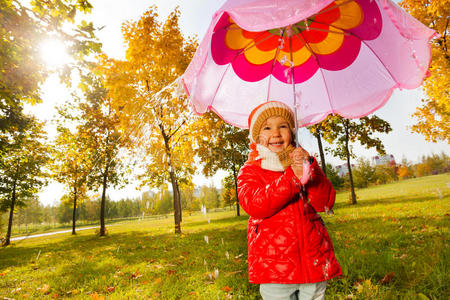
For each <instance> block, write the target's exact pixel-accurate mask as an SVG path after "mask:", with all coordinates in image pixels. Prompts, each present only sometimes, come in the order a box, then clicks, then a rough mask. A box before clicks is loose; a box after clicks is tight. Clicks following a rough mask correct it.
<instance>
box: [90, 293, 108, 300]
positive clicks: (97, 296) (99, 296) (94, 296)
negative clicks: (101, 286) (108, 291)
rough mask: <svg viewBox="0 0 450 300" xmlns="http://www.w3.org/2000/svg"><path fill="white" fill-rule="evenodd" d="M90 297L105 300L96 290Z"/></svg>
mask: <svg viewBox="0 0 450 300" xmlns="http://www.w3.org/2000/svg"><path fill="white" fill-rule="evenodd" d="M91 298H92V299H93V300H105V297H103V296H102V295H99V294H97V292H95V293H93V294H91Z"/></svg>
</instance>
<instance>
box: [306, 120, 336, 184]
mask: <svg viewBox="0 0 450 300" xmlns="http://www.w3.org/2000/svg"><path fill="white" fill-rule="evenodd" d="M330 118H332V116H328V117H327V118H326V119H325V120H323V121H322V122H320V123H318V124H315V125H313V126H311V127H309V128H308V129H309V131H310V132H311V133H312V135H313V136H314V137H315V138H316V140H317V146H318V147H319V155H320V163H321V165H322V170H323V173H324V174H325V176H327V172H328V169H327V163H326V161H325V153H324V148H323V145H322V135H323V133H322V132H326V131H327V130H329V128H328V127H329V122H328V120H330ZM331 138H332V137H331V136H329V137H328V142H329V143H332V142H333V140H331ZM327 177H328V176H327Z"/></svg>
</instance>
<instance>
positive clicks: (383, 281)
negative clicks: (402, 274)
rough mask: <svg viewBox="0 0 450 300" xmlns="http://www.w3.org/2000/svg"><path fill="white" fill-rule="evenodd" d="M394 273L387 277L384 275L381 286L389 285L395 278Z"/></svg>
mask: <svg viewBox="0 0 450 300" xmlns="http://www.w3.org/2000/svg"><path fill="white" fill-rule="evenodd" d="M394 274H395V273H394V272H391V273H388V274H386V275H384V277H383V279H381V280H380V283H381V284H388V283H389V282H391V281H392V278H394Z"/></svg>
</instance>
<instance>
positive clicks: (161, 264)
mask: <svg viewBox="0 0 450 300" xmlns="http://www.w3.org/2000/svg"><path fill="white" fill-rule="evenodd" d="M375 200H376V202H372V203H371V204H370V203H369V205H375V204H376V203H381V204H386V203H389V201H388V200H387V199H374V201H375ZM410 200H411V199H410ZM412 200H413V202H416V201H417V199H412ZM401 201H405V202H407V201H409V200H406V199H398V198H397V199H396V201H394V202H401ZM419 201H425V199H419ZM364 202H365V201H361V202H360V204H359V205H363V204H366V203H364ZM366 205H367V204H366ZM246 219H247V216H241V217H229V218H223V219H217V220H212V221H211V223H212V224H213V225H214V224H216V225H220V227H218V228H217V227H212V226H211V227H208V226H207V224H208V223H207V221H201V222H193V223H187V224H184V227H183V228H184V230H183V232H184V233H183V235H175V234H173V233H164V234H148V233H146V232H142V231H129V232H121V233H111V234H110V235H108V236H107V237H103V238H99V237H98V236H95V235H90V236H75V237H67V238H65V239H62V240H61V241H60V242H58V243H52V244H47V245H38V246H20V244H19V245H14V246H13V247H10V248H6V249H2V250H1V253H0V254H1V258H0V270H2V269H5V268H8V267H18V266H22V265H30V271H31V264H32V263H33V261H34V260H36V255H37V253H38V252H39V251H41V258H44V256H45V254H46V253H51V256H50V257H45V264H48V265H52V264H58V262H60V261H61V260H63V266H61V268H59V269H58V270H57V271H56V272H54V273H53V274H52V275H51V276H54V277H56V278H58V277H60V278H63V279H61V283H60V287H59V288H60V289H64V288H66V286H67V287H70V288H74V287H81V286H88V287H90V288H91V289H94V290H95V289H96V288H97V287H96V285H99V283H98V277H99V274H102V275H105V276H107V277H108V278H112V277H114V276H119V279H117V280H121V281H119V283H120V282H121V283H120V284H122V285H123V286H127V285H132V282H135V281H136V280H137V279H136V278H133V276H134V277H136V274H135V272H136V270H137V269H139V271H140V272H141V273H144V278H145V280H150V281H152V280H154V279H155V278H164V280H163V282H162V284H167V285H169V284H173V285H175V283H174V282H181V283H183V284H185V285H186V286H187V287H188V288H186V290H180V291H176V288H173V287H172V288H171V289H173V290H174V291H173V293H174V295H175V294H176V293H178V294H176V295H181V296H182V295H183V293H188V292H189V288H190V287H193V286H194V287H195V286H196V285H202V286H203V285H205V282H208V281H210V279H208V277H207V275H205V272H207V270H209V271H213V270H215V269H217V270H220V274H221V276H219V277H218V278H217V279H216V280H215V281H214V282H215V283H214V284H217V286H218V289H220V287H223V286H229V287H233V288H235V287H237V288H235V289H238V290H239V291H240V292H242V294H243V295H246V294H247V295H253V296H249V297H248V299H249V298H252V297H254V295H256V294H257V288H256V287H255V286H254V285H250V284H249V283H248V278H247V264H246V258H247V240H246ZM327 223H328V224H327V227H328V230H329V232H330V235H331V237H332V240H333V244H334V248H335V250H336V256H337V258H338V261H339V262H340V264H341V266H342V268H343V270H344V275H345V276H344V277H342V278H340V279H337V280H332V281H330V283H329V291H330V292H331V293H332V294H333V293H334V294H336V295H343V296H345V295H348V294H350V293H352V292H355V284H356V283H357V282H360V281H361V280H367V279H370V280H371V281H372V283H373V284H375V285H378V286H380V289H382V290H389V292H391V293H394V294H393V295H397V294H395V293H398V295H400V296H401V295H404V293H407V291H412V292H417V293H419V292H421V293H424V294H425V295H431V296H434V297H435V298H439V296H440V295H445V294H448V293H449V292H450V291H449V288H448V286H447V284H446V283H447V282H448V279H449V278H448V274H447V273H448V272H447V270H448V258H449V250H448V246H446V241H445V237H444V233H443V230H441V229H442V228H446V227H447V228H448V219H443V218H433V217H418V218H409V217H399V218H395V219H394V218H393V217H390V218H388V219H387V220H385V221H383V218H381V217H372V218H358V219H349V220H343V221H340V220H337V219H329V221H327ZM236 224H237V225H239V226H235V225H236ZM197 226H198V227H201V228H197ZM164 229H166V228H164ZM227 253H228V254H227ZM38 262H39V263H40V260H39V261H38ZM42 264H44V262H42ZM119 270H120V271H121V272H123V274H122V275H116V274H117V272H118V271H119ZM390 272H393V274H394V277H393V278H392V279H391V280H390V281H389V282H386V283H382V279H383V278H384V276H386V274H389V273H390ZM133 274H134V275H133ZM229 274H232V275H229ZM198 278H200V279H198ZM166 281H167V282H166ZM168 289H170V288H168ZM402 293H403V294H402ZM394 298H395V297H394Z"/></svg>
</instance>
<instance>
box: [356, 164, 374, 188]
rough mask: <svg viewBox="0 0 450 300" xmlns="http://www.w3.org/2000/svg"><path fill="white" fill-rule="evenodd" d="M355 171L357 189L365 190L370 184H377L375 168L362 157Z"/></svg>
mask: <svg viewBox="0 0 450 300" xmlns="http://www.w3.org/2000/svg"><path fill="white" fill-rule="evenodd" d="M353 171H354V172H353V175H354V183H355V186H356V187H359V188H365V187H368V186H369V184H370V183H372V182H375V178H376V176H375V167H373V166H372V165H371V164H370V161H369V160H368V159H365V158H363V157H360V158H359V159H358V164H357V166H356V168H355V169H354V170H353Z"/></svg>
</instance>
